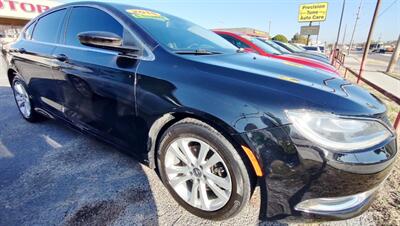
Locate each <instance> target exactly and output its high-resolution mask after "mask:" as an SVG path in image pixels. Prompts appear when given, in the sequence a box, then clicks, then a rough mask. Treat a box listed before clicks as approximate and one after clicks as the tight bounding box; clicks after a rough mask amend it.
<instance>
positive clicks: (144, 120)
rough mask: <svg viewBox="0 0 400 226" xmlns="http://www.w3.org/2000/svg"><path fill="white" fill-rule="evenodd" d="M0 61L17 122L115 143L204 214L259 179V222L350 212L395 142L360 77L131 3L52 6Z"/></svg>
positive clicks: (217, 212)
mask: <svg viewBox="0 0 400 226" xmlns="http://www.w3.org/2000/svg"><path fill="white" fill-rule="evenodd" d="M6 59H7V63H8V78H9V81H10V84H11V85H12V88H13V91H14V95H15V100H16V103H17V105H18V108H19V111H20V113H21V115H22V116H23V117H24V118H25V119H26V120H27V121H29V122H37V121H40V120H42V119H44V118H55V119H58V120H60V121H62V122H64V123H65V124H68V125H70V126H72V127H73V128H76V129H78V130H80V131H82V132H85V133H87V134H90V135H93V136H95V137H97V138H98V139H101V140H104V141H105V142H108V143H110V144H112V145H115V146H117V147H119V148H120V149H122V150H124V151H126V152H127V153H129V154H131V155H133V156H135V157H137V158H138V159H139V160H141V161H142V162H143V163H144V164H147V165H149V166H150V167H151V168H154V169H156V170H157V171H158V173H159V175H160V177H161V179H162V181H163V183H164V184H165V186H166V187H167V189H168V190H169V192H170V193H171V195H172V196H173V197H174V198H175V199H176V201H177V202H179V203H180V204H181V205H182V206H183V207H184V208H186V209H187V210H188V211H190V212H191V213H193V214H195V215H198V216H201V217H204V218H208V219H215V220H217V219H225V218H228V217H231V216H233V215H235V214H236V213H238V212H239V211H240V210H241V209H242V208H243V207H244V206H245V205H246V204H247V202H248V201H249V199H250V196H251V194H252V192H253V190H254V188H255V186H257V185H259V186H260V188H261V192H262V193H263V194H265V197H266V198H264V199H262V206H261V210H260V211H261V212H263V213H265V216H266V217H267V218H268V219H280V218H286V217H287V219H291V218H293V219H306V218H321V219H331V218H335V219H336V218H349V217H353V216H356V215H358V214H360V213H361V212H363V211H364V210H365V209H366V208H367V207H368V206H369V204H370V203H371V201H372V200H373V197H374V196H375V193H376V191H377V190H378V188H379V186H380V184H381V183H382V182H383V181H384V180H385V178H386V177H387V176H388V175H389V172H390V169H391V165H392V163H393V161H394V160H395V156H396V152H397V150H396V139H395V138H396V134H395V132H394V131H393V129H392V126H391V125H390V123H389V122H388V120H387V117H386V114H385V112H386V108H385V106H384V105H383V104H382V102H381V101H379V100H378V99H377V98H376V97H374V96H373V95H371V94H370V93H368V92H367V91H365V90H363V89H361V88H360V87H358V86H355V85H352V84H351V83H349V82H347V81H346V80H343V79H341V78H339V77H338V76H336V75H335V74H330V73H329V72H324V71H319V70H316V69H313V68H309V67H306V66H303V65H297V64H292V63H288V62H285V61H280V60H272V59H268V58H264V57H262V56H258V55H254V54H251V53H245V52H243V51H241V50H240V49H237V48H235V47H234V46H232V45H231V44H230V43H229V42H227V41H225V40H224V39H223V38H221V37H219V36H218V35H217V34H214V33H213V32H212V31H209V30H207V29H204V28H202V27H199V26H197V25H195V24H193V23H190V22H188V21H186V20H182V19H179V18H177V17H174V16H171V15H168V14H164V13H160V12H155V11H152V10H147V9H142V8H138V7H134V6H131V5H119V4H108V3H96V2H80V3H74V4H67V5H63V6H59V7H57V8H54V9H52V10H50V11H48V12H46V13H44V14H42V15H40V16H39V17H37V18H36V19H34V20H32V21H31V22H30V23H29V24H27V25H26V27H25V29H24V30H23V33H22V34H21V36H20V38H19V39H18V40H17V41H16V42H15V43H14V44H12V45H11V46H10V47H9V49H8V52H7V54H6Z"/></svg>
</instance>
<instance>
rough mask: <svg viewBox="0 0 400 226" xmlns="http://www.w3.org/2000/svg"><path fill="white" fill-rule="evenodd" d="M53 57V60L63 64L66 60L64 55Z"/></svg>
mask: <svg viewBox="0 0 400 226" xmlns="http://www.w3.org/2000/svg"><path fill="white" fill-rule="evenodd" d="M53 57H54V58H55V59H57V60H58V61H61V62H65V61H67V60H68V57H67V56H66V55H64V54H58V55H54V56H53Z"/></svg>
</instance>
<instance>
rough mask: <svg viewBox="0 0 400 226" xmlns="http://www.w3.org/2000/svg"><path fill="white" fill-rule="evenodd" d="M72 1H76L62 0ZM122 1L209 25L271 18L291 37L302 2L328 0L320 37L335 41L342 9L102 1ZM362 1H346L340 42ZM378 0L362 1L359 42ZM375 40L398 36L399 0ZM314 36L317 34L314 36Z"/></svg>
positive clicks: (392, 2) (286, 3)
mask: <svg viewBox="0 0 400 226" xmlns="http://www.w3.org/2000/svg"><path fill="white" fill-rule="evenodd" d="M60 1H63V2H71V1H74V0H60ZM103 1H105V2H111V1H113V2H122V3H129V4H132V5H136V6H141V7H146V8H150V9H155V10H159V11H163V12H166V13H170V14H173V15H175V16H178V17H181V18H184V19H188V20H190V21H192V22H194V23H196V24H199V25H201V26H203V27H206V28H225V27H226V28H231V27H253V28H256V29H261V30H264V31H268V24H269V21H271V34H272V35H275V34H278V33H281V34H284V35H285V36H287V37H288V38H291V37H292V36H293V35H294V34H295V33H296V32H299V31H300V26H302V25H307V23H298V22H297V15H298V8H299V5H300V4H302V3H313V2H328V3H329V5H328V16H327V20H326V21H325V22H321V24H320V26H321V30H320V36H319V40H322V41H326V42H328V43H330V42H334V41H335V39H336V35H337V29H338V24H339V19H340V12H341V8H342V2H343V1H342V0H326V1H316V0H313V1H312V0H311V1H310V0H275V1H273V0H229V1H228V0H109V1H106V0H103ZM360 1H361V0H347V1H346V8H345V14H344V17H343V27H342V33H341V36H340V39H339V40H340V42H341V41H342V38H343V33H344V29H345V27H346V25H347V32H346V39H345V40H346V41H345V42H349V41H350V36H351V32H352V30H353V26H354V20H355V16H356V12H357V8H358V5H359V4H360ZM375 4H376V0H363V5H362V8H361V13H360V20H359V22H358V28H357V30H356V33H355V40H356V42H361V41H365V39H366V37H367V33H368V29H369V25H370V22H371V18H372V15H373V11H374V8H375ZM380 14H381V15H380V16H379V18H378V21H377V24H376V27H375V32H374V35H373V39H374V40H378V39H379V38H380V40H382V41H387V40H395V39H397V37H398V35H399V33H400V0H382V4H381V7H380ZM312 38H313V39H315V38H316V37H315V36H314V37H312Z"/></svg>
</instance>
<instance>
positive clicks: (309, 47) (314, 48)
mask: <svg viewBox="0 0 400 226" xmlns="http://www.w3.org/2000/svg"><path fill="white" fill-rule="evenodd" d="M303 48H304V49H306V50H313V51H318V48H317V47H315V46H304V47H303Z"/></svg>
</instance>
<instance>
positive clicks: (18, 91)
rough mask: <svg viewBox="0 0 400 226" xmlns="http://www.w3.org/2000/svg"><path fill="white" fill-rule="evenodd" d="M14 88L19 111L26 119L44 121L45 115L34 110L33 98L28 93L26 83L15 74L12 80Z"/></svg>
mask: <svg viewBox="0 0 400 226" xmlns="http://www.w3.org/2000/svg"><path fill="white" fill-rule="evenodd" d="M12 90H13V94H14V100H15V103H16V104H17V108H18V111H19V113H20V114H21V116H22V117H23V118H24V119H25V120H26V121H28V122H32V123H33V122H39V121H43V120H44V119H45V117H44V116H42V115H41V114H39V113H37V112H36V111H35V110H34V106H33V104H32V98H31V96H30V95H29V93H28V89H27V88H26V84H25V82H24V81H23V80H22V79H20V78H19V77H17V76H15V77H14V79H13V81H12ZM21 101H23V102H24V103H23V104H24V107H25V108H24V107H22V106H21Z"/></svg>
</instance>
